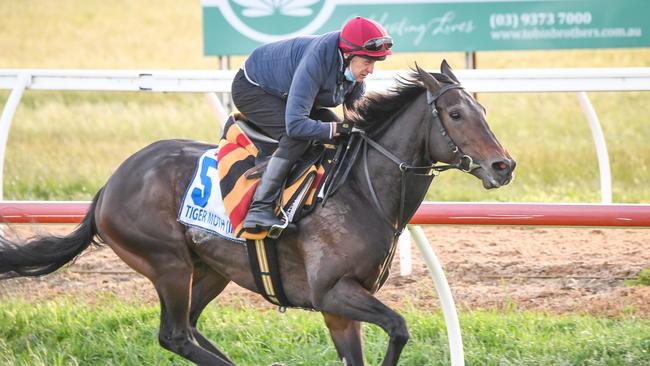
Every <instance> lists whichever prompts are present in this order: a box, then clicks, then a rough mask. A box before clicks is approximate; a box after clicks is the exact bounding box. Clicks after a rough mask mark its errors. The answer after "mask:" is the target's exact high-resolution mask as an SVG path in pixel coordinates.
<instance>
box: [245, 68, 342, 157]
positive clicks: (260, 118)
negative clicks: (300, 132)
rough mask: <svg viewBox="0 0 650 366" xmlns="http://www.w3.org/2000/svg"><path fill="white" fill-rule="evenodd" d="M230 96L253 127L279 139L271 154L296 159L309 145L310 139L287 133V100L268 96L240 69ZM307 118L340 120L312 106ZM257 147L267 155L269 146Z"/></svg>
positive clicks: (333, 114)
mask: <svg viewBox="0 0 650 366" xmlns="http://www.w3.org/2000/svg"><path fill="white" fill-rule="evenodd" d="M232 99H233V102H234V103H235V106H236V107H237V109H238V110H239V111H240V112H241V113H243V114H244V116H246V118H247V119H248V120H249V121H250V122H251V123H252V124H253V125H255V127H257V128H259V129H260V130H262V131H263V132H264V133H266V134H267V135H269V136H271V137H272V138H274V139H276V140H278V141H279V145H278V148H277V150H276V151H275V153H274V156H277V157H281V158H284V159H288V160H291V161H296V160H297V159H298V158H300V156H301V155H302V154H303V153H304V152H305V150H307V148H308V147H309V144H310V143H311V140H300V139H295V138H291V137H289V136H287V129H286V124H285V111H286V109H287V102H286V100H284V99H282V98H279V97H277V96H275V95H271V94H269V93H267V92H266V91H264V90H263V89H262V88H260V87H259V86H257V85H255V84H252V83H251V82H250V81H248V79H246V75H245V74H244V71H243V70H239V72H238V73H237V75H235V78H234V80H233V82H232ZM309 117H310V118H312V119H317V120H321V121H337V122H338V121H340V118H339V117H338V116H337V115H336V114H335V113H334V112H332V111H331V110H330V109H327V108H314V109H312V111H311V113H310V115H309ZM260 149H261V150H262V153H263V154H265V155H268V154H270V151H271V150H272V147H269V146H264V145H262V146H260ZM270 149H271V150H270Z"/></svg>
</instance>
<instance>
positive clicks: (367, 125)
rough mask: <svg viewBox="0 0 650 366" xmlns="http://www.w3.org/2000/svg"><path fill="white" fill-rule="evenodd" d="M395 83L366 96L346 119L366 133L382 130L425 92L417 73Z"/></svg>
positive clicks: (437, 76)
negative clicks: (380, 91)
mask: <svg viewBox="0 0 650 366" xmlns="http://www.w3.org/2000/svg"><path fill="white" fill-rule="evenodd" d="M431 75H433V77H434V78H435V79H436V80H438V81H439V82H441V83H443V84H452V83H454V81H453V80H452V79H450V78H449V77H448V76H447V75H444V74H438V73H433V74H431ZM396 82H397V85H396V86H394V87H392V88H390V89H389V90H388V92H385V93H376V92H373V93H369V94H366V95H365V96H364V97H363V98H362V99H361V100H359V101H357V102H356V103H355V105H354V107H353V108H352V109H351V110H349V111H348V112H349V113H348V115H347V116H346V119H347V120H348V121H349V122H351V123H353V124H354V126H355V127H357V128H360V129H362V130H365V131H366V132H377V131H378V130H383V127H384V126H385V125H386V124H387V122H388V121H392V120H393V116H394V115H395V114H396V113H397V112H399V111H400V110H401V109H402V108H404V107H406V106H408V105H410V104H411V103H412V102H413V101H414V100H415V99H417V97H418V96H419V95H420V94H422V93H424V91H425V90H426V87H425V86H424V84H422V81H421V80H420V75H419V74H418V73H417V72H412V73H410V74H409V76H407V77H405V78H404V77H403V78H397V79H396Z"/></svg>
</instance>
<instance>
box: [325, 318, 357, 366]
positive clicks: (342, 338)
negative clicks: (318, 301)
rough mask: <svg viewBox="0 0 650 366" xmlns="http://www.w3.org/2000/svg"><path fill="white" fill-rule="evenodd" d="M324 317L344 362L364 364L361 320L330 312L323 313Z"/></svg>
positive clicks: (350, 365) (347, 365) (351, 365)
mask: <svg viewBox="0 0 650 366" xmlns="http://www.w3.org/2000/svg"><path fill="white" fill-rule="evenodd" d="M323 317H324V318H325V325H327V328H328V329H329V331H330V336H331V337H332V341H333V342H334V346H335V347H336V352H337V353H338V354H339V358H340V359H341V361H343V364H344V365H346V366H353V365H363V345H362V343H361V322H359V321H357V320H350V319H348V318H342V317H340V316H338V315H334V314H330V313H323Z"/></svg>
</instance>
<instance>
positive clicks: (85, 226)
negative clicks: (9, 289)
mask: <svg viewBox="0 0 650 366" xmlns="http://www.w3.org/2000/svg"><path fill="white" fill-rule="evenodd" d="M440 71H441V72H440V73H428V72H426V71H424V70H423V69H422V68H420V67H419V66H418V65H417V64H416V65H415V69H414V70H413V72H412V73H411V74H410V76H408V77H405V78H401V79H399V80H398V83H397V86H395V87H394V88H392V89H390V90H389V91H387V92H384V93H370V94H368V95H367V96H365V97H364V98H363V99H362V100H361V101H359V102H358V104H357V105H356V107H355V108H353V109H352V110H350V111H349V113H346V117H345V118H346V119H347V120H349V121H350V122H351V123H353V125H354V126H355V127H356V129H355V131H356V132H355V134H357V135H359V136H360V137H359V138H360V139H361V141H362V142H361V143H362V148H360V150H361V152H360V153H359V157H358V158H357V159H356V161H354V162H353V163H352V166H351V168H350V171H349V175H348V176H347V179H346V180H345V182H344V183H343V184H341V186H340V188H339V189H338V191H337V192H336V194H334V195H332V196H331V197H329V198H328V201H327V204H326V205H324V206H322V207H319V208H317V209H316V210H315V211H314V212H313V213H312V214H311V215H309V216H306V217H304V218H303V219H302V220H301V221H300V222H299V223H298V224H297V229H298V230H296V231H293V232H290V233H284V234H283V235H282V236H281V237H280V238H279V239H278V240H277V250H278V256H279V263H280V268H281V269H280V272H281V277H282V281H283V286H284V292H285V293H286V296H287V298H288V300H289V301H290V302H291V303H292V304H293V305H295V306H296V307H300V308H305V309H312V310H315V311H319V312H321V313H322V316H323V318H324V323H325V325H326V327H327V328H328V330H329V333H330V336H331V339H332V341H333V344H334V347H335V348H336V351H337V353H338V357H339V359H340V361H341V362H342V363H343V364H344V365H348V366H350V365H364V356H363V350H362V338H361V323H362V322H367V323H372V324H375V325H378V326H379V327H381V329H383V330H384V331H385V332H386V333H387V334H388V345H387V348H386V351H385V355H384V358H383V363H382V365H384V366H391V365H397V363H398V360H399V358H400V354H401V352H402V350H403V348H404V346H405V345H406V343H407V341H408V339H409V332H408V329H407V325H406V322H405V320H404V318H403V317H402V316H401V315H399V314H398V313H397V312H395V311H394V310H392V309H390V308H389V307H388V306H386V305H385V304H383V303H382V302H381V301H380V300H378V299H377V298H376V297H375V296H374V294H375V293H376V292H377V291H378V290H379V288H380V287H381V285H382V284H383V283H384V281H385V280H386V276H387V273H388V271H387V269H388V268H389V267H390V265H391V262H392V258H393V254H394V252H395V247H396V242H397V238H398V235H399V233H400V232H401V231H402V230H403V229H404V227H405V225H406V224H407V223H408V220H409V218H410V217H411V216H412V215H413V214H414V213H415V211H416V210H417V208H418V206H419V205H420V203H421V202H422V200H423V199H424V196H425V194H426V192H427V189H428V187H429V185H430V184H431V182H432V179H433V177H434V176H435V174H434V173H435V172H436V171H442V170H447V169H453V168H455V169H460V170H463V171H465V172H467V173H469V174H471V175H473V176H475V177H477V178H478V179H480V180H481V181H482V183H483V186H484V187H485V188H486V189H491V188H497V187H500V186H503V185H505V184H508V183H509V182H510V181H511V179H512V172H513V170H514V168H515V161H514V160H513V158H512V157H511V156H510V155H509V154H508V152H507V151H506V150H505V149H504V148H503V147H502V146H501V144H500V143H499V141H498V140H497V138H496V137H495V135H494V134H493V133H492V131H491V130H490V128H489V126H488V124H487V121H486V114H485V109H484V108H483V106H481V105H480V104H479V103H478V102H477V101H476V99H475V98H474V97H473V96H472V95H471V94H469V93H468V92H467V91H465V90H464V89H463V88H462V86H461V85H460V82H459V81H458V79H457V78H456V76H455V75H454V74H453V72H452V69H451V67H450V66H449V65H448V64H447V62H446V61H443V62H442V64H441V67H440ZM213 147H214V145H210V144H206V143H202V142H196V141H189V140H163V141H158V142H154V143H153V144H151V145H149V146H147V147H145V148H143V149H142V150H140V151H138V152H136V153H135V154H133V155H132V156H130V157H129V158H128V159H127V160H125V161H124V162H123V163H122V164H121V165H120V167H119V168H118V169H117V170H116V171H115V173H114V174H113V175H112V176H111V177H110V178H109V179H108V181H107V183H106V184H105V185H104V186H103V187H102V188H101V189H100V190H99V191H98V192H97V194H96V195H95V196H94V199H93V200H92V204H91V205H90V209H89V211H88V213H87V214H86V216H85V217H84V219H83V220H82V222H81V223H80V225H79V226H78V227H77V228H76V229H75V230H74V231H73V232H72V233H70V234H69V235H67V236H63V237H55V236H43V237H40V238H36V239H32V240H28V241H26V242H24V241H23V242H20V241H13V242H12V241H9V240H7V239H5V238H2V239H0V274H1V276H2V277H3V278H9V277H16V276H41V275H45V274H47V273H51V272H53V271H55V270H57V269H58V268H60V267H62V266H63V265H65V264H66V263H68V262H70V261H72V260H73V259H74V258H75V257H76V256H78V255H79V254H80V253H81V252H82V251H83V250H84V249H86V248H87V247H89V246H90V245H91V244H95V245H101V244H106V245H108V246H110V248H112V250H113V251H115V253H116V254H117V256H119V258H121V259H122V260H123V261H124V262H126V264H128V265H129V266H130V267H131V268H133V269H134V270H135V271H137V272H138V273H140V274H142V275H144V276H145V277H147V278H148V279H149V280H150V281H151V282H152V284H153V286H154V287H155V289H156V291H157V293H158V296H159V299H160V329H159V343H160V345H161V346H162V347H163V348H164V349H167V350H169V351H171V352H174V353H176V354H178V355H180V356H182V357H184V358H186V359H188V360H190V361H192V362H194V363H196V364H199V365H234V364H235V363H234V362H233V361H232V360H230V359H229V358H228V356H227V355H226V354H225V353H224V352H222V351H221V350H220V349H219V348H218V347H217V346H216V345H215V344H213V343H212V342H211V341H210V340H208V339H207V338H206V337H204V336H203V335H202V334H201V333H200V332H199V331H198V329H197V321H198V319H199V316H200V315H201V312H202V311H203V309H204V308H205V307H206V306H207V305H208V303H210V302H211V301H212V300H213V299H215V298H216V297H217V296H218V295H219V293H221V292H222V290H223V289H224V288H225V287H226V285H227V284H228V283H230V282H231V281H232V282H234V283H236V284H237V285H239V286H241V287H243V288H245V289H248V290H250V291H253V292H258V289H257V287H256V285H255V282H254V278H253V275H252V274H251V268H250V265H249V259H248V256H247V252H246V248H245V246H244V245H242V244H241V243H235V242H233V241H229V240H225V239H222V238H220V237H218V236H214V237H211V238H210V239H209V240H207V241H205V242H201V243H196V242H194V241H193V240H192V236H191V235H190V233H189V232H188V231H189V230H188V229H187V228H186V227H185V226H184V225H182V224H180V223H179V222H178V221H177V213H178V211H179V205H180V200H181V197H182V196H183V193H184V191H185V189H186V186H187V184H188V182H189V179H190V178H191V176H192V173H193V170H194V169H195V166H196V162H197V159H198V158H199V157H200V156H201V154H202V153H203V152H204V151H205V150H207V149H209V148H213Z"/></svg>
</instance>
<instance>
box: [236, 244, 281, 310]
mask: <svg viewBox="0 0 650 366" xmlns="http://www.w3.org/2000/svg"><path fill="white" fill-rule="evenodd" d="M276 246H277V242H276V241H275V240H274V239H271V238H265V239H263V240H250V239H247V240H246V251H247V252H248V262H249V264H250V266H251V271H252V272H253V278H254V279H255V285H256V286H257V290H258V291H259V293H260V294H261V295H262V296H264V298H265V299H266V300H267V301H268V302H270V303H272V304H275V305H278V306H280V308H287V307H292V304H291V303H290V302H289V299H287V296H286V295H285V293H284V288H283V287H282V279H281V277H280V264H279V261H278V251H277V247H276Z"/></svg>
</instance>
